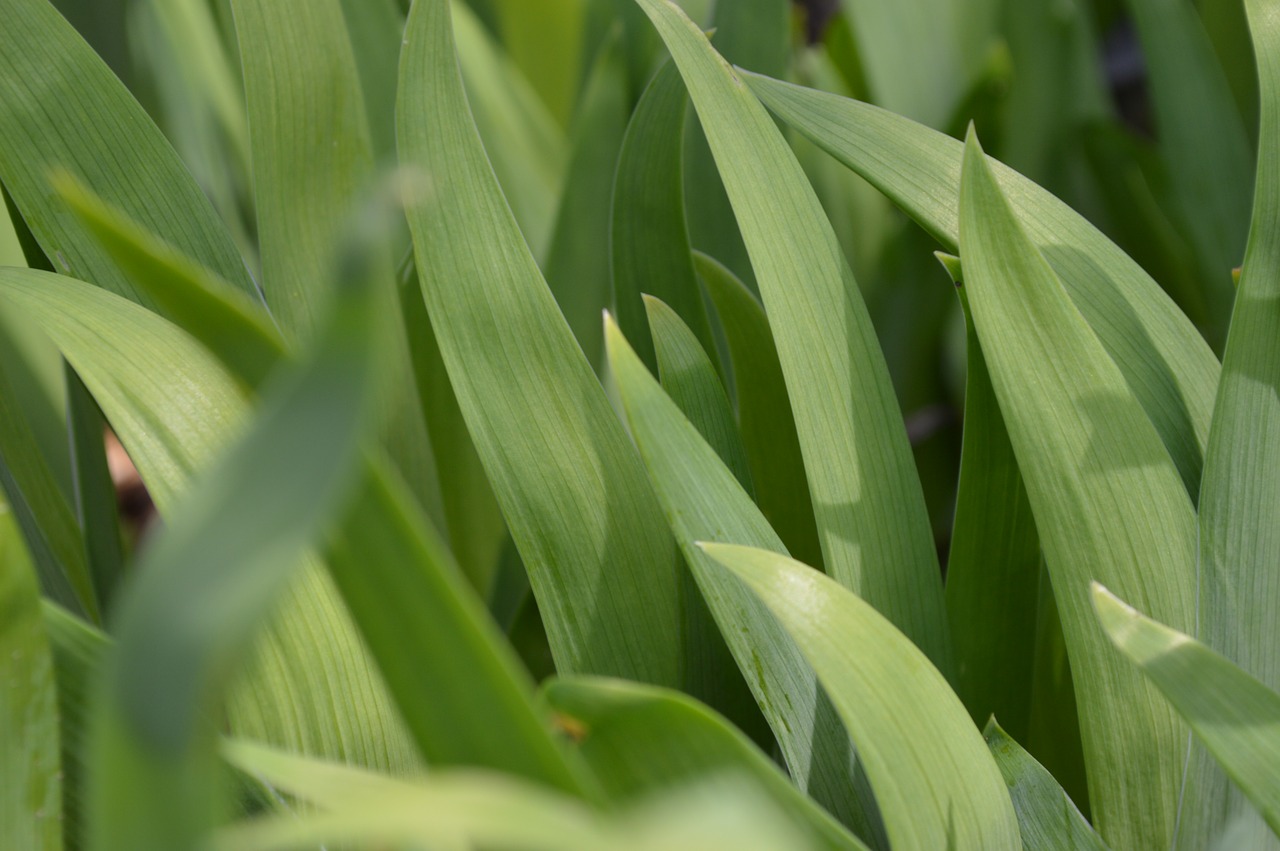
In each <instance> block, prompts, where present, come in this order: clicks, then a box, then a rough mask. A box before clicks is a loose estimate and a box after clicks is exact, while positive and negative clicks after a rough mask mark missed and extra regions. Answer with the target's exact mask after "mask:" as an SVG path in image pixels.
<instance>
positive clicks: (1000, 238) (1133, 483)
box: [960, 132, 1196, 848]
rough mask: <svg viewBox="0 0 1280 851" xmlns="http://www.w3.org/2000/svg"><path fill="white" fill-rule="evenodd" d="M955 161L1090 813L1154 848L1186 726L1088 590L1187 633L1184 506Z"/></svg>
mask: <svg viewBox="0 0 1280 851" xmlns="http://www.w3.org/2000/svg"><path fill="white" fill-rule="evenodd" d="M964 168H965V171H964V178H963V180H962V188H961V204H960V206H961V219H960V227H961V232H960V246H961V258H962V260H963V262H964V275H965V284H964V286H965V288H966V290H967V292H968V297H969V305H970V307H971V309H972V312H973V322H974V326H975V327H976V329H977V332H978V339H979V341H980V343H981V345H982V353H983V355H984V356H985V357H986V361H987V367H988V369H989V370H990V372H991V381H992V385H993V387H994V389H995V394H996V398H997V400H998V401H999V403H1000V410H1001V412H1002V414H1003V415H1004V421H1005V425H1006V426H1007V428H1008V430H1009V438H1010V441H1011V443H1012V445H1013V450H1014V453H1015V455H1016V457H1017V460H1018V467H1019V469H1021V471H1022V477H1023V481H1024V482H1025V484H1026V488H1027V495H1028V497H1029V498H1030V502H1031V508H1032V511H1033V512H1034V515H1035V521H1036V528H1037V529H1038V531H1039V533H1040V540H1041V544H1042V546H1043V547H1044V552H1045V559H1046V560H1047V562H1048V564H1049V571H1050V575H1051V577H1052V580H1053V591H1054V597H1055V599H1056V601H1057V604H1058V609H1059V612H1060V613H1061V616H1062V626H1063V633H1064V635H1065V636H1066V641H1067V652H1068V654H1069V656H1070V658H1071V670H1072V674H1073V676H1074V682H1075V687H1076V697H1077V702H1078V704H1079V707H1080V722H1081V729H1082V731H1083V738H1084V745H1085V765H1086V768H1087V770H1088V777H1089V794H1090V796H1091V808H1090V810H1091V812H1092V814H1093V818H1094V823H1095V824H1096V825H1097V827H1098V830H1099V832H1100V833H1101V834H1102V836H1103V837H1104V838H1105V839H1106V840H1107V841H1108V842H1109V843H1110V844H1112V845H1114V846H1117V847H1121V848H1132V847H1142V846H1145V845H1148V844H1155V845H1160V846H1166V845H1168V844H1169V843H1170V842H1171V840H1172V839H1173V831H1174V826H1175V821H1176V807H1177V802H1178V789H1179V787H1180V785H1181V778H1182V757H1183V753H1184V751H1185V741H1186V730H1185V728H1184V727H1183V725H1182V724H1181V723H1180V722H1179V721H1178V719H1177V717H1176V716H1175V715H1174V714H1173V713H1172V712H1170V711H1169V709H1168V707H1167V706H1165V705H1164V704H1163V702H1162V701H1161V700H1160V699H1159V697H1158V696H1157V695H1156V694H1155V693H1154V691H1153V690H1152V689H1151V687H1150V686H1149V685H1147V684H1145V683H1143V682H1142V681H1141V679H1140V678H1139V677H1137V676H1136V675H1135V673H1134V672H1133V671H1130V670H1128V669H1126V668H1125V666H1124V665H1122V664H1121V662H1120V660H1119V659H1117V658H1115V656H1114V654H1112V653H1111V651H1110V648H1108V647H1107V646H1106V644H1105V642H1104V640H1103V637H1102V636H1101V635H1100V634H1099V633H1098V630H1097V628H1096V627H1095V625H1094V623H1093V617H1092V613H1091V612H1090V611H1089V610H1088V604H1087V593H1086V591H1087V587H1088V583H1089V582H1090V580H1092V579H1095V578H1101V579H1102V580H1103V581H1106V582H1110V583H1112V584H1114V585H1115V586H1116V587H1119V588H1123V589H1124V591H1125V593H1128V594H1132V595H1133V596H1134V597H1135V598H1136V599H1140V600H1142V602H1143V604H1144V605H1146V606H1148V607H1149V608H1151V609H1152V610H1154V611H1158V612H1160V613H1161V616H1163V617H1166V618H1167V619H1169V620H1170V621H1171V622H1173V623H1177V624H1180V625H1183V626H1186V627H1190V625H1191V624H1192V623H1193V622H1194V617H1195V563H1196V558H1195V545H1196V544H1195V513H1194V510H1193V508H1192V506H1191V500H1190V499H1189V497H1188V496H1187V492H1186V490H1185V487H1184V484H1183V482H1182V480H1181V479H1180V478H1179V476H1178V471H1177V469H1176V468H1175V467H1174V465H1173V461H1172V460H1171V459H1170V457H1169V455H1168V453H1167V452H1166V450H1165V448H1164V446H1163V444H1162V443H1161V442H1160V436H1159V435H1158V434H1157V433H1156V431H1155V428H1154V427H1153V426H1152V423H1151V421H1150V420H1149V419H1147V416H1146V413H1145V412H1144V411H1143V409H1142V407H1141V405H1140V404H1139V403H1138V401H1137V399H1136V397H1135V394H1134V393H1133V391H1132V390H1131V389H1130V388H1129V386H1128V385H1127V384H1126V383H1125V380H1124V376H1123V375H1121V373H1120V370H1119V369H1118V368H1117V367H1116V365H1115V364H1114V363H1113V362H1112V361H1111V359H1110V357H1108V355H1107V352H1106V350H1105V349H1104V348H1103V346H1102V344H1101V343H1100V342H1099V340H1098V338H1097V337H1096V336H1095V335H1094V333H1093V331H1092V330H1091V329H1090V327H1089V325H1088V323H1086V322H1085V320H1084V317H1083V316H1081V314H1080V312H1079V311H1078V310H1077V309H1076V307H1075V306H1074V304H1073V303H1072V301H1071V299H1070V297H1068V295H1067V292H1066V289H1065V288H1064V286H1063V284H1062V283H1061V281H1060V280H1059V279H1058V276H1057V275H1056V274H1055V273H1054V270H1053V268H1052V267H1051V266H1050V265H1049V263H1048V261H1046V260H1045V258H1044V256H1043V255H1042V254H1041V253H1040V251H1039V249H1037V248H1036V246H1035V244H1034V243H1033V242H1032V241H1031V238H1030V237H1029V236H1028V234H1027V232H1026V231H1025V230H1024V229H1023V226H1022V225H1021V224H1020V222H1019V220H1018V218H1017V215H1016V214H1015V212H1014V210H1013V208H1012V206H1011V205H1010V203H1009V201H1007V200H1006V199H1005V197H1004V195H1003V194H1002V193H1001V190H1000V187H999V185H998V184H997V183H996V180H995V176H994V174H993V172H992V169H991V167H990V166H989V165H988V164H987V160H986V157H985V156H984V155H983V154H982V149H981V147H980V146H979V145H978V142H977V139H976V137H975V136H973V134H972V132H971V133H970V137H969V141H968V142H967V143H966V150H965V166H964ZM1153 565H1159V566H1160V570H1159V573H1158V574H1155V575H1153V573H1152V566H1153Z"/></svg>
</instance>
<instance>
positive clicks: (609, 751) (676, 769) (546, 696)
mask: <svg viewBox="0 0 1280 851" xmlns="http://www.w3.org/2000/svg"><path fill="white" fill-rule="evenodd" d="M541 695H542V698H543V700H544V701H545V702H546V703H547V705H548V706H550V708H551V709H552V710H554V711H555V712H556V713H557V722H558V723H559V725H560V726H561V727H562V728H563V729H565V730H566V731H567V732H568V733H569V735H570V737H571V738H572V739H573V740H574V741H575V742H576V743H577V748H578V751H579V752H580V753H581V754H582V755H583V757H584V758H585V759H586V760H587V762H588V763H589V764H590V765H591V767H592V768H593V769H594V770H595V773H596V776H597V777H599V778H600V781H601V783H603V784H604V786H605V791H606V792H607V793H608V795H609V798H610V800H612V801H614V802H615V803H627V802H631V801H636V800H641V799H643V798H644V797H646V796H648V795H654V794H660V793H662V792H664V791H666V790H669V789H672V788H676V787H678V786H680V785H681V784H688V783H694V782H697V781H699V780H707V779H710V778H713V777H715V776H716V775H717V774H721V773H725V772H730V771H737V772H741V773H743V774H747V775H750V776H751V777H753V778H754V779H755V780H757V781H758V782H759V785H760V787H761V788H762V789H764V790H767V791H768V793H769V796H770V797H771V798H772V799H773V801H774V802H775V803H776V804H777V805H778V807H779V808H780V809H782V810H784V811H786V812H787V813H788V814H789V815H790V816H791V817H792V819H793V821H794V822H795V823H796V824H797V826H804V827H805V828H807V830H808V832H809V834H810V839H811V840H812V842H813V844H814V845H815V846H816V847H822V848H831V849H837V848H840V849H849V851H852V849H865V848H866V846H865V845H863V844H862V843H861V842H860V841H858V840H857V839H856V838H854V837H853V836H852V835H850V834H849V833H848V832H847V831H846V830H845V829H844V828H843V827H841V826H840V824H839V823H838V822H836V820H835V819H833V818H832V817H831V816H830V815H828V814H827V813H825V812H823V810H822V809H821V808H820V807H818V806H817V805H816V804H814V802H813V800H812V799H810V798H809V797H807V796H806V795H804V794H803V793H802V792H800V791H799V790H798V789H796V787H795V786H793V785H792V784H791V782H790V780H788V778H787V776H786V775H785V774H783V773H782V772H781V771H779V770H778V767H777V765H775V764H774V763H773V762H772V761H771V760H770V759H769V757H768V756H766V755H765V754H764V753H763V752H762V751H761V750H760V749H759V748H757V747H756V746H755V745H754V744H752V742H751V741H750V740H749V739H748V738H747V737H746V736H744V735H743V734H742V733H741V732H740V731H739V730H737V729H735V728H734V727H733V726H732V725H730V724H729V722H728V721H726V720H725V719H724V718H722V717H720V716H719V715H717V714H716V713H715V712H714V711H713V710H712V709H710V708H709V707H707V706H705V705H703V704H701V703H698V702H697V701H696V700H694V699H693V698H691V697H688V696H686V695H683V694H681V693H680V692H676V691H669V690H667V689H659V688H653V687H652V686H643V685H639V684H636V683H629V682H626V681H624V680H607V679H593V678H586V677H583V678H578V679H555V680H551V681H549V682H548V683H547V684H545V685H544V686H543V687H542V692H541Z"/></svg>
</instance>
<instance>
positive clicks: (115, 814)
mask: <svg viewBox="0 0 1280 851" xmlns="http://www.w3.org/2000/svg"><path fill="white" fill-rule="evenodd" d="M344 284H345V285H346V286H347V287H348V288H349V290H350V291H349V292H343V293H342V294H341V295H339V296H338V297H337V299H336V300H335V302H334V304H333V313H332V316H331V318H330V320H329V321H328V322H327V323H326V324H325V326H324V328H323V330H322V331H320V333H319V335H318V338H317V341H316V343H315V346H314V349H313V350H312V351H311V352H309V354H308V357H307V359H306V361H305V362H304V364H303V365H302V366H301V367H299V368H298V369H296V370H291V371H289V372H288V373H286V374H283V375H282V376H281V377H280V379H279V381H278V382H273V384H272V386H271V387H270V388H269V390H268V392H267V394H266V397H265V401H264V403H263V407H262V411H261V412H260V413H259V414H258V416H257V417H256V419H255V422H254V424H253V426H252V428H251V429H250V430H249V432H248V434H247V435H246V436H245V437H244V438H243V439H242V440H240V441H238V442H237V443H236V444H235V445H234V446H233V447H232V448H230V449H229V450H228V451H227V452H226V454H224V455H222V456H221V457H220V458H219V460H218V461H217V462H216V463H215V464H214V465H213V466H212V467H211V468H210V469H209V470H208V472H207V473H204V474H202V475H201V476H200V477H199V478H198V480H197V482H196V484H195V485H194V487H193V489H192V491H191V494H190V495H189V496H188V497H187V498H186V499H184V500H183V501H182V502H181V503H180V504H179V506H178V507H177V508H176V509H175V511H174V512H173V513H172V515H171V517H170V518H169V521H168V523H167V524H166V526H165V527H164V529H163V530H162V531H160V532H159V533H158V534H157V535H156V537H155V538H154V539H153V540H152V541H151V542H150V543H149V544H148V547H147V549H146V550H144V551H143V554H142V556H141V558H140V561H139V564H138V565H137V567H136V573H135V575H136V577H137V579H136V581H135V582H134V583H133V585H132V586H131V587H130V588H129V589H128V591H127V593H126V594H125V595H123V596H122V598H121V601H120V605H119V607H118V609H117V611H116V615H117V618H116V622H117V627H116V630H115V635H116V639H117V645H116V649H115V654H114V657H113V658H112V660H111V661H110V663H109V667H108V671H107V674H106V677H105V679H104V682H103V684H102V686H101V692H100V694H101V701H102V702H101V703H100V704H99V706H98V708H97V711H96V712H95V719H94V728H93V734H92V739H91V741H90V749H91V754H92V755H93V757H94V760H95V761H94V774H93V776H92V779H91V784H90V787H89V788H90V796H89V806H90V811H89V813H90V831H91V833H90V836H91V837H92V839H93V840H94V843H95V847H102V848H121V849H124V848H132V849H147V848H157V849H159V848H174V847H186V846H187V845H188V844H190V843H191V842H192V840H194V839H196V838H197V837H199V836H200V833H201V831H202V830H203V829H205V828H207V827H208V826H209V822H208V821H207V819H209V818H210V816H211V815H213V814H215V813H216V812H217V811H218V809H219V801H218V797H219V796H218V795H217V783H216V778H217V762H216V749H215V742H216V727H215V725H214V724H213V723H212V719H211V718H209V717H207V713H209V712H211V711H212V710H213V709H214V708H215V707H216V706H217V704H218V703H219V702H221V700H220V699H221V696H222V692H223V691H224V690H225V689H226V688H227V687H228V685H229V684H230V682H231V681H232V677H233V674H234V673H235V671H236V669H237V667H238V663H239V662H240V660H241V658H242V657H243V656H244V655H246V651H247V650H248V648H249V646H250V644H251V640H252V639H253V637H254V635H255V633H256V632H257V630H258V627H259V626H260V625H261V623H262V622H263V621H264V620H266V619H267V616H268V615H269V614H270V612H271V609H272V604H273V603H275V602H276V600H277V599H278V598H279V597H280V596H281V592H282V591H283V590H284V588H285V587H286V586H287V585H288V584H289V580H290V579H291V578H292V576H293V575H294V573H295V570H296V569H297V568H298V567H300V566H301V564H302V563H303V555H304V553H305V551H306V550H307V549H308V548H309V547H310V546H311V545H312V544H313V542H314V540H315V539H316V538H317V537H318V536H319V534H320V533H321V531H322V530H323V528H324V527H325V525H326V524H327V522H328V521H329V519H330V517H331V516H332V515H334V514H335V513H337V511H338V509H339V508H340V506H341V504H342V502H343V500H344V499H345V498H346V497H347V496H348V495H349V494H348V492H349V489H350V484H351V482H352V479H353V478H354V475H355V473H356V470H357V469H358V460H359V457H360V450H359V445H360V442H361V438H362V434H363V432H364V430H365V426H366V425H367V424H368V420H369V417H368V416H367V413H366V412H367V411H368V410H369V409H370V408H371V407H372V405H371V402H372V397H373V393H372V391H371V387H372V386H373V381H372V376H373V372H374V370H375V369H376V367H377V360H378V359H377V357H376V355H377V352H378V346H377V344H376V342H375V340H376V338H375V335H374V332H375V330H376V327H377V326H376V316H377V302H376V298H375V297H374V294H375V293H376V290H375V289H374V288H373V287H372V286H370V284H369V282H368V281H367V280H365V281H346V282H344ZM122 781H124V782H122Z"/></svg>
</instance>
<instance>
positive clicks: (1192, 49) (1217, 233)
mask: <svg viewBox="0 0 1280 851" xmlns="http://www.w3.org/2000/svg"><path fill="white" fill-rule="evenodd" d="M1125 5H1126V6H1127V7H1128V9H1129V13H1130V14H1131V15H1132V16H1133V20H1134V23H1135V24H1136V25H1137V29H1138V35H1139V37H1140V38H1141V40H1142V54H1143V57H1144V59H1145V61H1146V67H1147V74H1148V80H1149V81H1150V91H1151V98H1152V101H1153V103H1152V106H1153V108H1154V112H1155V124H1156V128H1155V130H1156V138H1157V140H1158V145H1157V150H1158V151H1159V152H1160V156H1161V158H1162V159H1163V160H1164V162H1165V164H1166V166H1167V168H1168V171H1169V173H1170V174H1171V175H1175V179H1174V180H1173V181H1172V182H1171V184H1170V189H1171V194H1172V196H1173V200H1174V202H1175V203H1176V204H1177V207H1178V212H1179V213H1180V214H1181V215H1180V216H1178V219H1179V221H1180V223H1181V224H1182V226H1183V228H1184V229H1185V230H1184V233H1185V238H1186V239H1188V240H1189V241H1190V242H1191V244H1192V246H1193V247H1194V249H1195V253H1196V257H1197V259H1198V260H1199V264H1198V265H1199V267H1200V274H1199V278H1200V281H1199V283H1200V287H1201V289H1202V291H1203V292H1204V294H1205V297H1206V301H1207V302H1208V305H1209V318H1210V326H1209V328H1208V329H1206V331H1207V333H1208V334H1209V335H1210V339H1211V340H1213V341H1215V342H1217V343H1218V344H1219V345H1220V344H1221V342H1222V339H1223V337H1224V335H1225V333H1226V328H1227V325H1228V321H1229V319H1230V317H1231V302H1232V296H1233V295H1234V292H1233V288H1232V284H1231V277H1230V272H1231V270H1232V269H1233V268H1235V267H1236V266H1238V265H1240V255H1241V252H1242V251H1243V250H1244V243H1245V234H1246V232H1247V231H1248V227H1249V195H1250V191H1251V189H1252V184H1253V174H1252V169H1251V167H1250V165H1251V160H1252V155H1253V151H1252V149H1251V146H1250V144H1249V137H1248V134H1247V133H1246V132H1245V126H1244V121H1243V120H1242V119H1241V117H1240V112H1239V110H1237V109H1236V105H1235V99H1234V98H1233V97H1232V95H1231V87H1230V86H1229V85H1228V83H1227V78H1226V75H1225V74H1224V73H1223V71H1222V66H1221V65H1219V64H1218V59H1217V57H1216V56H1215V55H1214V51H1213V44H1212V42H1210V41H1209V36H1208V34H1207V33H1206V32H1205V30H1204V26H1203V25H1202V24H1201V22H1200V16H1199V15H1198V14H1197V12H1196V10H1195V8H1194V7H1192V6H1191V5H1189V4H1187V3H1179V2H1169V0H1128V2H1127V3H1126V4H1125Z"/></svg>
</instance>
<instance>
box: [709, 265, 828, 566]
mask: <svg viewBox="0 0 1280 851" xmlns="http://www.w3.org/2000/svg"><path fill="white" fill-rule="evenodd" d="M693 259H694V264H695V266H696V267H697V269H698V275H699V277H700V278H701V279H702V283H703V284H704V285H705V286H706V288H707V295H709V296H710V297H711V303H712V304H714V305H715V309H716V314H717V317H718V318H719V320H720V327H721V328H723V329H724V336H725V341H726V342H727V343H728V346H729V356H730V357H731V358H732V361H733V380H734V385H735V388H736V390H737V399H738V420H739V427H740V430H741V433H742V443H743V446H744V447H745V449H746V452H747V460H748V462H749V463H750V466H751V478H752V480H753V481H754V482H755V483H756V504H757V505H759V506H760V511H761V513H762V514H764V516H765V519H767V520H768V522H769V525H770V526H772V527H773V528H774V529H775V530H777V533H778V537H779V538H781V539H782V541H783V543H785V544H786V545H787V551H788V552H789V553H791V554H792V555H793V556H795V558H796V559H797V560H799V561H802V562H804V563H805V564H808V565H812V566H814V567H821V566H822V547H821V545H820V544H819V543H818V528H817V526H816V525H815V521H814V514H813V501H812V500H811V499H810V498H809V479H808V477H807V476H806V475H805V472H804V456H803V455H802V454H801V453H800V438H799V437H797V436H796V423H795V419H794V418H793V417H792V415H791V397H790V395H789V394H788V393H787V382H786V379H785V377H784V376H783V374H782V364H781V363H779V362H778V348H777V346H776V345H774V342H773V331H772V329H770V327H769V318H768V317H767V316H766V315H765V312H764V308H763V307H761V306H760V302H759V301H758V300H757V299H756V297H755V296H754V295H752V294H751V291H750V290H748V289H747V287H746V285H745V284H743V283H742V282H741V281H739V280H738V279H737V278H735V277H734V276H733V273H732V272H730V271H729V270H728V269H726V268H725V267H724V266H722V265H721V264H720V263H718V262H717V261H716V260H714V259H712V258H710V257H708V256H706V255H705V254H698V253H695V254H694V258H693Z"/></svg>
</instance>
